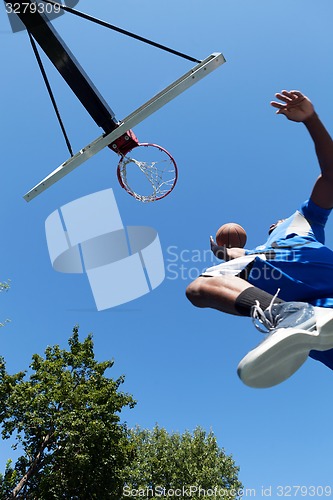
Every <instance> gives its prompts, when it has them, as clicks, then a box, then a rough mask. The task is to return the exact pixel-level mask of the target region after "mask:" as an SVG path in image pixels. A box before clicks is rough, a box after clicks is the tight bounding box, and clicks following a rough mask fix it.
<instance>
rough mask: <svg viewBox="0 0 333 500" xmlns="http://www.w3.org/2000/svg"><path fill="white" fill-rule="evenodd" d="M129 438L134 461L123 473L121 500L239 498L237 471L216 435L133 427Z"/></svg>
mask: <svg viewBox="0 0 333 500" xmlns="http://www.w3.org/2000/svg"><path fill="white" fill-rule="evenodd" d="M130 439H131V443H132V446H133V451H134V458H133V460H132V462H131V464H130V466H129V467H126V468H125V471H124V484H125V486H124V489H123V497H122V498H123V499H125V498H127V499H128V498H129V497H131V498H133V497H138V498H140V499H148V498H149V499H154V498H159V499H160V498H164V497H173V498H185V499H190V498H191V499H192V500H194V499H199V498H200V499H201V500H202V498H204V497H206V498H210V499H219V500H221V499H222V498H223V499H235V498H240V496H241V491H242V490H241V489H242V485H241V483H240V482H239V480H238V472H239V468H238V467H236V465H235V463H234V461H233V459H232V457H231V456H228V455H226V453H225V452H224V450H223V449H220V448H219V446H218V444H217V441H216V438H215V436H214V434H213V432H209V433H208V434H207V433H206V432H205V431H204V430H203V429H201V428H200V427H197V428H196V429H195V430H194V432H193V434H191V433H190V432H188V431H186V432H185V433H183V434H179V433H172V434H168V432H167V431H166V430H165V429H163V428H160V427H158V426H156V427H155V428H154V429H153V430H142V429H140V428H135V429H133V430H132V431H130Z"/></svg>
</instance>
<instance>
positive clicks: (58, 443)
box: [0, 327, 135, 500]
mask: <svg viewBox="0 0 333 500" xmlns="http://www.w3.org/2000/svg"><path fill="white" fill-rule="evenodd" d="M69 347H70V349H69V350H68V351H67V350H62V349H60V347H59V346H57V345H56V346H53V347H48V348H47V349H46V351H45V357H44V358H43V357H41V356H39V355H37V354H35V355H34V356H33V358H32V363H31V365H30V368H31V373H30V375H29V376H28V375H27V373H25V372H19V373H16V374H15V375H9V374H8V373H7V371H6V366H5V362H4V360H3V359H1V360H0V424H1V425H2V437H3V439H8V438H10V437H14V438H15V440H16V447H18V449H19V450H20V451H21V450H22V452H23V453H22V455H21V456H20V457H19V458H18V460H17V461H16V463H15V465H12V464H11V463H10V462H9V463H8V464H7V467H6V471H5V474H4V475H3V476H1V478H0V493H1V498H2V499H5V498H6V499H7V498H8V499H9V498H24V499H27V500H28V499H36V500H41V499H60V498H61V499H84V500H86V499H87V500H88V499H90V498H91V499H98V500H101V499H104V498H105V499H106V498H117V499H119V496H120V491H121V487H122V480H121V472H122V470H123V468H124V466H125V465H126V463H127V460H128V458H129V455H128V454H129V452H130V447H129V442H128V438H127V429H126V427H125V425H124V424H121V423H120V417H119V413H120V412H121V410H122V409H123V408H124V407H127V406H129V407H133V406H134V404H135V403H134V400H133V398H132V397H131V396H130V395H127V394H124V393H122V392H120V391H119V387H120V385H121V384H122V383H123V377H120V378H118V379H117V380H112V379H110V378H108V377H106V376H105V372H106V370H107V369H109V368H111V367H112V365H113V362H112V361H105V362H102V363H98V362H97V361H96V360H95V357H94V351H93V341H92V337H91V336H88V337H87V338H86V339H85V340H84V341H83V342H80V341H79V334H78V328H77V327H75V328H74V330H73V335H72V337H71V338H70V339H69Z"/></svg>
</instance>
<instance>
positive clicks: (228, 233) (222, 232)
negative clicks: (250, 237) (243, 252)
mask: <svg viewBox="0 0 333 500" xmlns="http://www.w3.org/2000/svg"><path fill="white" fill-rule="evenodd" d="M215 238H216V243H217V244H218V245H219V246H226V247H227V248H244V247H245V243H246V240H247V236H246V231H245V229H244V228H242V226H240V225H239V224H236V223H235V222H229V223H228V224H223V226H221V227H220V229H218V231H217V233H216V237H215Z"/></svg>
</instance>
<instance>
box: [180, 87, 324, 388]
mask: <svg viewBox="0 0 333 500" xmlns="http://www.w3.org/2000/svg"><path fill="white" fill-rule="evenodd" d="M276 98H277V99H278V101H273V102H271V105H272V106H273V107H274V108H277V112H276V113H277V114H282V115H285V116H286V117H287V118H288V119H289V120H291V121H294V122H301V123H303V124H304V125H305V127H306V129H307V130H308V132H309V134H310V136H311V138H312V140H313V142H314V145H315V150H316V154H317V158H318V162H319V165H320V169H321V174H320V175H319V177H318V179H317V181H316V183H315V185H314V187H313V190H312V193H311V196H310V199H309V200H307V201H306V202H304V203H303V204H302V205H301V206H300V207H299V209H298V210H297V211H296V212H295V213H294V214H293V215H292V216H291V217H289V218H287V219H282V220H279V221H278V222H276V223H275V224H272V226H271V227H270V228H269V237H268V240H267V241H266V243H264V244H263V245H261V246H258V247H256V248H255V249H254V250H245V249H242V248H230V249H228V248H225V247H218V246H217V245H216V244H215V242H214V241H213V240H212V238H211V248H212V250H213V252H214V253H215V255H216V256H218V257H219V258H222V259H223V260H225V262H224V263H222V264H220V265H218V266H215V267H212V268H209V269H207V270H206V272H205V273H203V275H202V276H200V277H199V278H197V279H196V280H195V281H194V282H193V283H191V284H190V285H189V286H188V288H187V290H186V294H187V297H188V299H189V300H190V301H191V302H192V304H194V305H195V306H197V307H211V308H214V309H217V310H219V311H222V312H226V313H229V314H234V315H241V316H252V317H253V318H254V322H255V325H256V326H257V328H258V329H259V330H261V331H262V330H263V329H264V328H265V330H266V331H267V332H269V335H268V336H267V337H266V339H265V340H264V341H263V342H262V343H261V344H259V346H258V347H257V348H255V349H253V350H252V351H250V352H249V353H248V354H247V355H246V356H245V358H243V360H242V361H241V362H240V364H239V366H238V375H239V377H240V378H241V380H242V381H243V382H244V383H245V384H247V385H249V386H252V387H270V386H273V385H276V384H278V383H280V382H282V381H283V380H286V379H287V378H288V377H289V376H290V375H292V374H293V373H294V372H295V371H296V370H297V369H298V368H299V367H300V366H301V365H302V364H303V363H304V362H305V360H306V359H307V357H308V356H310V357H311V358H313V359H316V360H319V361H321V362H322V363H324V364H325V365H326V366H328V367H329V368H331V369H333V251H332V250H330V249H329V248H327V247H326V246H325V244H324V240H325V236H324V227H325V223H326V221H327V218H328V216H329V214H330V212H331V210H332V208H333V141H332V138H331V137H330V135H329V133H328V132H327V130H326V129H325V127H324V125H323V124H322V122H321V121H320V119H319V117H318V115H317V113H316V112H315V110H314V107H313V105H312V103H311V101H310V100H309V99H308V98H307V97H306V96H304V95H303V94H302V93H301V92H298V91H295V90H292V91H286V90H283V91H282V92H281V93H278V94H276Z"/></svg>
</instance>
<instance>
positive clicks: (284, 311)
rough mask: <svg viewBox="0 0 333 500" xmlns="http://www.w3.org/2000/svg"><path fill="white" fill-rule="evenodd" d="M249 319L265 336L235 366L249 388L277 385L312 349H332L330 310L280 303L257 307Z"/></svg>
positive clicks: (332, 315)
mask: <svg viewBox="0 0 333 500" xmlns="http://www.w3.org/2000/svg"><path fill="white" fill-rule="evenodd" d="M272 302H273V301H272ZM252 316H253V319H254V323H255V326H256V327H257V328H258V329H259V330H260V331H265V332H266V331H268V332H269V335H268V336H267V337H266V339H265V340H264V341H263V342H261V344H259V345H258V346H257V347H256V348H255V349H253V350H252V351H250V352H249V353H248V354H247V355H246V356H245V357H244V358H243V359H242V360H241V362H240V363H239V365H238V368H237V373H238V375H239V377H240V379H241V380H242V381H243V382H244V384H246V385H248V386H250V387H255V388H264V387H272V386H274V385H277V384H280V383H281V382H283V381H284V380H286V379H287V378H289V377H290V376H291V375H292V374H293V373H295V372H296V371H297V370H298V369H299V368H300V367H301V366H302V364H303V363H304V362H305V361H306V360H307V358H308V355H309V352H310V351H311V350H312V349H314V350H316V351H326V350H328V349H331V348H333V309H328V308H323V307H314V306H311V305H310V304H308V303H305V302H282V303H280V304H271V305H270V306H269V307H268V308H267V309H266V310H265V311H263V310H262V309H261V308H260V305H259V303H257V304H256V305H255V306H254V307H253V310H252ZM263 326H264V327H265V328H266V330H263V328H262V327H263Z"/></svg>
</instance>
